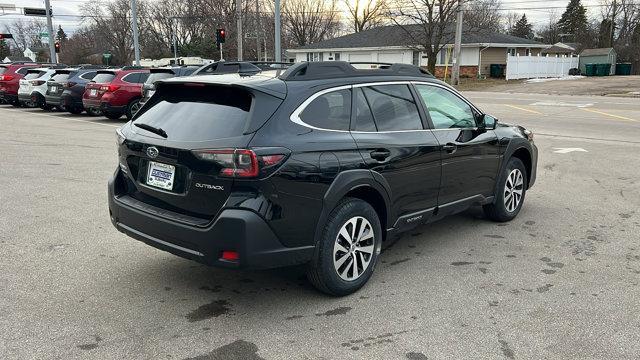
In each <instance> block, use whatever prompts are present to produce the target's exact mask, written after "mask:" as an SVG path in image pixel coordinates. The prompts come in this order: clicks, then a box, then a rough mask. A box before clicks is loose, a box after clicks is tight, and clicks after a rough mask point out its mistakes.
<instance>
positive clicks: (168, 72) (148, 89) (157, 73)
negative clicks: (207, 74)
mask: <svg viewBox="0 0 640 360" xmlns="http://www.w3.org/2000/svg"><path fill="white" fill-rule="evenodd" d="M198 68H200V66H198V65H185V66H177V67H166V68H151V69H149V77H147V80H145V82H144V84H143V85H142V99H140V106H141V107H142V105H144V103H145V102H147V100H148V99H149V98H150V97H151V96H152V95H153V93H154V92H155V90H156V82H158V81H160V80H164V79H169V78H172V77H176V76H177V77H180V76H189V75H191V74H193V72H194V71H196V70H198Z"/></svg>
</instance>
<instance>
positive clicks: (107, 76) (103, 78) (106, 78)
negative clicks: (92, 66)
mask: <svg viewBox="0 0 640 360" xmlns="http://www.w3.org/2000/svg"><path fill="white" fill-rule="evenodd" d="M115 77H116V74H114V73H99V74H97V75H96V76H94V77H93V79H92V80H93V81H95V82H97V83H99V84H104V83H109V82H111V80H113V79H115Z"/></svg>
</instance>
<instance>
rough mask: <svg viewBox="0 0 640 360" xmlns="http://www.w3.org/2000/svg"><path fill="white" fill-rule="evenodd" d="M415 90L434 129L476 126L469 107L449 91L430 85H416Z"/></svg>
mask: <svg viewBox="0 0 640 360" xmlns="http://www.w3.org/2000/svg"><path fill="white" fill-rule="evenodd" d="M416 88H417V89H418V93H419V94H420V96H421V97H422V99H423V100H424V103H425V104H426V105H427V110H428V111H429V116H430V117H431V121H432V122H433V126H434V127H435V128H436V129H451V128H469V127H476V126H477V125H476V120H475V116H474V113H473V110H472V109H471V106H469V104H467V103H466V102H464V100H462V99H460V98H459V97H458V96H456V95H455V94H453V93H452V92H451V91H449V90H446V89H443V88H440V87H437V86H430V85H416Z"/></svg>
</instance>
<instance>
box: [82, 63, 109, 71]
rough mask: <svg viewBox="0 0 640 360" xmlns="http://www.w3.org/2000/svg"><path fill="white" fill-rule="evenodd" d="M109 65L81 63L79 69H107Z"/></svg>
mask: <svg viewBox="0 0 640 360" xmlns="http://www.w3.org/2000/svg"><path fill="white" fill-rule="evenodd" d="M106 68H107V67H106V66H104V65H93V64H80V65H78V69H80V70H85V69H106Z"/></svg>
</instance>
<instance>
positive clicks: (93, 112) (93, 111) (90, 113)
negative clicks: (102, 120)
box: [87, 108, 102, 116]
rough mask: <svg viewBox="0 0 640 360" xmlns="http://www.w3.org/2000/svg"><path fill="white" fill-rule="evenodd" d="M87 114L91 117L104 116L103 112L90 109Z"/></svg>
mask: <svg viewBox="0 0 640 360" xmlns="http://www.w3.org/2000/svg"><path fill="white" fill-rule="evenodd" d="M87 114H89V115H90V116H100V115H102V111H100V109H93V108H88V109H87Z"/></svg>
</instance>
